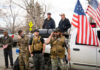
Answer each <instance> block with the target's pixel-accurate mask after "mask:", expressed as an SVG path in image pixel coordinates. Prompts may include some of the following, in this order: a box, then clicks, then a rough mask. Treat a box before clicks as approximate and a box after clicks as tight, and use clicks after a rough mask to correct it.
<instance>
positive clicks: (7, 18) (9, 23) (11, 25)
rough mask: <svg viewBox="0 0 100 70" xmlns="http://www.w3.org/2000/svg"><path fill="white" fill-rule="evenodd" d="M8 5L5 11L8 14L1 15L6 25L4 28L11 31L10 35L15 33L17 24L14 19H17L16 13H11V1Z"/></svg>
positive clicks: (10, 0)
mask: <svg viewBox="0 0 100 70" xmlns="http://www.w3.org/2000/svg"><path fill="white" fill-rule="evenodd" d="M8 2H9V5H8V8H7V9H6V10H9V12H7V13H5V15H3V19H4V22H5V23H6V28H8V29H9V30H11V32H12V33H15V30H16V28H17V26H18V25H19V24H16V19H17V17H18V11H17V12H15V11H13V6H12V0H9V1H8Z"/></svg>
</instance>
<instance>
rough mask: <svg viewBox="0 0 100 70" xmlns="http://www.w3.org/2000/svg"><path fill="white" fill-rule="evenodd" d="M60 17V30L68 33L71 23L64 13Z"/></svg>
mask: <svg viewBox="0 0 100 70" xmlns="http://www.w3.org/2000/svg"><path fill="white" fill-rule="evenodd" d="M60 16H61V20H60V22H59V26H58V28H59V29H60V30H61V31H62V32H67V30H68V29H69V28H70V27H71V24H70V21H69V20H68V19H67V18H66V17H65V14H64V13H62V14H61V15H60Z"/></svg>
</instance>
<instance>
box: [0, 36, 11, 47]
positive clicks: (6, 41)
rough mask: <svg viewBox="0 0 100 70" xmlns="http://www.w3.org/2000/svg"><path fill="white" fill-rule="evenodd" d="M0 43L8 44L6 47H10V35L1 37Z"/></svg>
mask: <svg viewBox="0 0 100 70" xmlns="http://www.w3.org/2000/svg"><path fill="white" fill-rule="evenodd" d="M1 44H2V46H3V45H6V44H8V47H7V48H6V49H12V45H13V39H12V37H10V36H7V37H6V38H5V37H2V38H1Z"/></svg>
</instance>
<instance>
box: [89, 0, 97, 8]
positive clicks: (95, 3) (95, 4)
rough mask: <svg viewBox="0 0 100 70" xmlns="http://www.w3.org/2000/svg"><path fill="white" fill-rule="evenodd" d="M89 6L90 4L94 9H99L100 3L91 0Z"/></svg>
mask: <svg viewBox="0 0 100 70" xmlns="http://www.w3.org/2000/svg"><path fill="white" fill-rule="evenodd" d="M89 4H90V5H91V6H92V7H93V8H94V9H97V8H98V2H97V0H90V2H89Z"/></svg>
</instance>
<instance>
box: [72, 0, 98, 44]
mask: <svg viewBox="0 0 100 70" xmlns="http://www.w3.org/2000/svg"><path fill="white" fill-rule="evenodd" d="M72 25H73V26H75V27H76V28H77V40H76V41H77V43H78V44H83V45H94V46H99V40H98V37H97V35H95V33H94V31H93V29H92V27H91V25H90V23H89V22H88V20H87V17H86V14H85V13H84V10H83V8H82V5H81V4H80V1H79V0H78V1H77V4H76V7H75V10H74V15H73V18H72Z"/></svg>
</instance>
